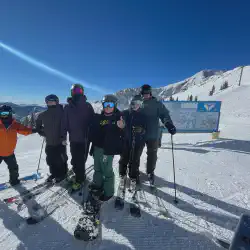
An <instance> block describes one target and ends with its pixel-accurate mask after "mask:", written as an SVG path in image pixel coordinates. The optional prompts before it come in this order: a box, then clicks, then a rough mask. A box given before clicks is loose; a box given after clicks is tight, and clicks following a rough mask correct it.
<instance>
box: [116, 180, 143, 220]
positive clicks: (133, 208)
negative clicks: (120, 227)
mask: <svg viewBox="0 0 250 250" xmlns="http://www.w3.org/2000/svg"><path fill="white" fill-rule="evenodd" d="M126 180H127V177H125V179H124V180H121V181H120V183H119V186H118V190H117V197H116V199H115V208H116V209H117V210H122V209H123V208H124V201H125V196H126ZM129 191H130V192H132V197H131V199H130V208H129V211H130V214H131V215H132V216H134V217H141V208H140V205H139V200H138V193H139V192H140V190H139V189H138V188H136V189H135V190H131V189H130V190H129Z"/></svg>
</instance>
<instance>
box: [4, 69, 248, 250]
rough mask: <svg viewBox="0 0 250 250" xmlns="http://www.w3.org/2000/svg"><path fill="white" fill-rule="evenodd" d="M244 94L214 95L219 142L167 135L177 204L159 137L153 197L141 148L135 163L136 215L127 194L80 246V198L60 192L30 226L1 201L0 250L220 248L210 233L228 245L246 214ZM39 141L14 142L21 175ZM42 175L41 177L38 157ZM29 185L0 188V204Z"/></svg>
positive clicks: (43, 200)
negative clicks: (139, 184) (137, 166)
mask: <svg viewBox="0 0 250 250" xmlns="http://www.w3.org/2000/svg"><path fill="white" fill-rule="evenodd" d="M247 70H248V69H247ZM248 79H250V78H248ZM249 94H250V84H249V82H247V81H246V80H244V84H243V85H242V86H241V87H236V86H235V87H234V88H230V89H228V90H225V91H224V92H223V93H221V94H219V93H218V95H216V96H214V97H213V98H214V99H218V100H222V115H221V123H220V130H221V134H220V138H219V139H217V140H212V138H211V134H177V135H175V136H174V149H175V150H174V153H175V164H176V182H177V199H178V201H179V203H178V204H175V203H174V202H173V199H174V189H173V187H174V185H173V168H172V152H171V140H170V136H169V135H168V134H165V135H164V136H163V142H162V148H160V149H159V152H158V162H157V168H156V172H155V173H156V180H155V182H156V186H157V190H158V191H157V196H155V195H154V194H152V193H151V191H150V189H149V188H148V186H147V185H146V184H145V183H144V182H143V180H145V174H143V173H145V162H146V152H145V151H144V153H143V156H142V159H141V167H140V168H141V171H142V175H141V179H142V192H141V195H140V200H141V202H140V205H141V210H142V216H141V218H134V217H131V215H130V214H129V211H128V208H129V203H128V201H129V197H130V194H129V193H128V192H127V199H126V201H127V202H126V203H125V207H124V210H122V211H116V210H115V209H114V201H113V200H111V201H109V202H108V203H106V204H104V205H103V208H102V212H101V221H102V228H101V233H100V238H98V239H97V240H96V241H93V242H88V243H87V242H84V241H78V240H76V239H75V238H74V236H73V231H74V228H75V226H76V224H77V221H78V219H79V216H80V214H81V208H80V206H79V203H80V202H81V199H82V198H81V197H79V196H78V195H77V194H76V195H73V196H69V195H68V194H67V193H66V192H65V193H64V194H63V195H62V196H61V197H60V198H58V199H55V200H54V203H53V204H54V205H55V208H56V210H55V211H54V212H53V213H52V214H51V215H50V216H49V217H47V218H46V219H45V220H43V221H42V222H41V223H39V224H36V225H26V224H25V222H24V220H23V218H25V217H27V216H28V211H27V209H26V208H25V209H23V210H22V211H21V212H17V208H16V206H15V205H13V206H7V205H6V204H5V203H4V202H2V201H0V249H4V250H11V249H13V250H14V249H18V250H38V249H39V250H43V249H44V250H45V249H46V250H52V249H53V250H59V249H64V250H66V249H69V250H71V249H72V250H73V249H74V250H78V249H79V250H80V249H81V250H82V249H107V250H113V249H121V250H122V249H125V250H127V249H139V250H140V249H150V250H152V249H157V250H160V249H164V250H165V249H170V250H174V249H178V250H179V249H185V250H188V249H190V250H195V249H213V250H216V249H221V248H220V247H219V246H217V245H216V244H215V243H214V241H213V240H212V235H214V236H216V237H218V238H221V239H224V240H226V241H228V242H230V240H231V239H232V236H233V233H234V230H235V228H236V225H237V223H238V220H239V217H240V215H241V214H242V213H249V211H250V192H249V191H250V182H249V180H250V169H249V162H250V113H249V106H250V97H249V96H250V95H249ZM41 144H42V139H41V137H39V136H38V135H31V136H28V137H23V136H20V137H19V140H18V146H17V149H16V157H17V160H18V163H19V167H20V176H24V175H27V174H31V173H33V172H35V171H36V168H37V163H38V158H39V154H40V150H41ZM69 155H70V154H69ZM118 160H119V157H115V159H114V170H115V174H116V187H117V184H118ZM92 163H93V159H92V157H90V156H89V158H88V162H87V166H86V167H89V169H92V167H90V166H91V165H92ZM69 166H70V159H69ZM0 168H1V171H0V182H4V181H6V180H8V171H7V167H6V165H5V164H4V163H3V164H1V165H0ZM41 172H42V173H44V174H45V175H46V173H48V167H47V166H46V162H45V154H44V152H43V154H42V159H41ZM91 174H92V171H90V172H89V175H90V176H91ZM38 182H42V180H39V181H38ZM34 185H36V183H35V182H34V181H30V182H27V183H26V184H24V185H22V186H20V187H17V188H16V190H14V189H9V190H6V191H1V192H0V199H1V200H2V199H3V198H6V197H8V196H10V195H14V194H16V193H18V190H19V191H20V190H22V189H25V188H30V187H32V186H34ZM57 189H59V187H53V188H51V189H50V190H48V191H46V192H45V193H44V194H42V195H40V196H38V197H37V198H36V202H37V203H39V204H41V205H46V204H49V202H51V200H52V198H51V197H53V194H54V191H56V190H57Z"/></svg>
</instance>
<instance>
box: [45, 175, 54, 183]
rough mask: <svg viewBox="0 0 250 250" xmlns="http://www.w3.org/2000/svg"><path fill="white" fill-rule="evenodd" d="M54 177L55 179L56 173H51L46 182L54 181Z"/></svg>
mask: <svg viewBox="0 0 250 250" xmlns="http://www.w3.org/2000/svg"><path fill="white" fill-rule="evenodd" d="M54 179H55V177H54V175H52V174H51V175H49V177H48V178H47V179H46V182H47V183H52V182H53V180H54Z"/></svg>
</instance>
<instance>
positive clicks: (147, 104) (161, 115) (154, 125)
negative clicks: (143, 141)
mask: <svg viewBox="0 0 250 250" xmlns="http://www.w3.org/2000/svg"><path fill="white" fill-rule="evenodd" d="M142 112H143V113H144V114H145V116H146V119H147V134H146V138H147V140H158V139H159V135H160V133H159V119H160V120H161V122H162V123H163V124H164V126H165V127H168V125H169V124H171V125H172V124H173V122H172V120H171V117H170V115H169V111H168V109H167V108H166V107H165V106H164V104H163V103H162V102H160V101H158V100H157V99H156V98H155V97H152V98H151V99H148V100H144V101H143V108H142Z"/></svg>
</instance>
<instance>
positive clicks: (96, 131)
mask: <svg viewBox="0 0 250 250" xmlns="http://www.w3.org/2000/svg"><path fill="white" fill-rule="evenodd" d="M102 106H103V111H102V113H101V114H95V119H94V122H93V126H92V129H91V141H92V150H91V155H92V154H93V156H94V176H93V183H92V185H91V187H90V188H91V191H92V193H95V194H96V196H98V197H99V200H101V201H107V200H109V199H110V198H111V197H112V196H113V195H114V172H113V166H112V163H113V158H114V155H120V154H121V152H122V147H123V138H124V130H123V129H124V127H125V122H124V120H123V118H122V117H121V112H120V111H119V110H118V109H117V98H116V97H115V96H114V95H106V96H104V98H103V100H102Z"/></svg>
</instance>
